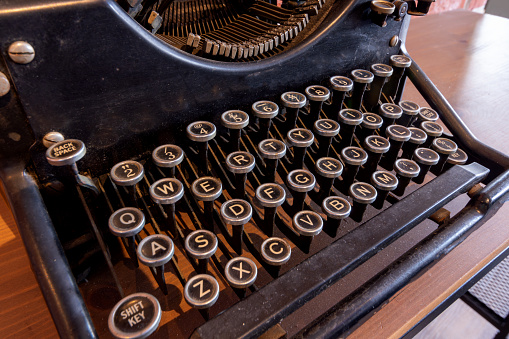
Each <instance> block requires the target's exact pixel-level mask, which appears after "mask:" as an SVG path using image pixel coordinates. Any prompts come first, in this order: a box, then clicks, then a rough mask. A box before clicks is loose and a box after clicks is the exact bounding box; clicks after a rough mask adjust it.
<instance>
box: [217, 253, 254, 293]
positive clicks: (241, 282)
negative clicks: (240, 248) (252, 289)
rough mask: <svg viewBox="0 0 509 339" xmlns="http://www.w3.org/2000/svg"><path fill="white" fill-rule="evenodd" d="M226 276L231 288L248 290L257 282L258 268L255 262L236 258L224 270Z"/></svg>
mask: <svg viewBox="0 0 509 339" xmlns="http://www.w3.org/2000/svg"><path fill="white" fill-rule="evenodd" d="M224 275H225V277H226V280H228V283H229V284H230V286H232V287H234V288H239V289H246V288H248V287H249V286H251V285H253V284H254V282H255V281H256V277H257V275H258V268H257V267H256V264H255V263H254V262H253V260H251V259H249V258H245V257H236V258H233V259H231V260H230V261H228V263H227V264H226V267H225V268H224Z"/></svg>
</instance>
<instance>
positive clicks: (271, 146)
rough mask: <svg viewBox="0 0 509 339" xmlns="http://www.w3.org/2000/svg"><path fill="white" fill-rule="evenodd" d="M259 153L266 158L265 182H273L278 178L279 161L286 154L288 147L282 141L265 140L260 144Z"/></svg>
mask: <svg viewBox="0 0 509 339" xmlns="http://www.w3.org/2000/svg"><path fill="white" fill-rule="evenodd" d="M258 151H259V152H260V156H261V157H262V158H265V176H266V178H265V182H272V181H274V180H275V178H276V171H277V165H278V160H279V159H281V158H282V157H284V156H285V154H286V145H285V143H284V142H282V141H280V140H276V139H265V140H262V141H261V142H260V143H259V144H258Z"/></svg>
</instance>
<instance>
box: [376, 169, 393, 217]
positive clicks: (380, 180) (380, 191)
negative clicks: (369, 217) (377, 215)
mask: <svg viewBox="0 0 509 339" xmlns="http://www.w3.org/2000/svg"><path fill="white" fill-rule="evenodd" d="M371 183H372V184H373V186H375V188H376V190H377V194H376V199H375V201H374V202H373V203H372V204H371V205H372V206H373V207H374V208H376V209H378V210H379V209H382V207H384V201H385V199H386V198H387V195H389V192H390V191H393V190H395V189H396V187H398V178H396V176H395V175H394V174H392V173H391V172H389V171H376V172H375V173H373V175H372V176H371Z"/></svg>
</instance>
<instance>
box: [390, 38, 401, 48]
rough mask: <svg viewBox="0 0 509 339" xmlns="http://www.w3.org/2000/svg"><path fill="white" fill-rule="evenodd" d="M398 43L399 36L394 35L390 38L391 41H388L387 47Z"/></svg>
mask: <svg viewBox="0 0 509 339" xmlns="http://www.w3.org/2000/svg"><path fill="white" fill-rule="evenodd" d="M398 42H399V36H397V35H395V36H393V37H392V38H391V41H389V46H391V47H394V46H396V45H397V44H398Z"/></svg>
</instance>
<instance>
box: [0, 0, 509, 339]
mask: <svg viewBox="0 0 509 339" xmlns="http://www.w3.org/2000/svg"><path fill="white" fill-rule="evenodd" d="M432 2H433V1H430V0H417V1H399V0H398V1H366V0H308V1H302V0H288V1H287V0H283V1H282V2H278V3H275V2H264V1H252V0H231V1H227V0H119V1H118V2H114V1H111V0H108V1H107V0H104V1H100V0H96V1H94V0H90V1H42V0H23V1H21V0H18V1H16V2H12V1H8V2H6V3H5V2H4V5H3V8H2V9H0V36H1V38H2V39H1V41H2V58H1V62H0V71H1V73H0V75H1V77H0V80H1V83H2V96H1V97H0V117H1V125H0V130H1V134H0V142H1V145H2V146H1V152H0V159H1V162H0V164H1V165H0V176H1V179H2V182H3V185H4V188H5V192H6V194H7V197H8V199H9V202H10V205H11V207H12V209H13V213H14V215H15V217H16V220H17V224H18V227H19V230H20V234H21V235H22V238H23V241H24V243H25V246H26V250H27V252H28V255H29V258H30V260H31V264H32V267H33V271H34V273H35V276H36V278H37V280H38V282H39V284H40V287H41V290H42V292H43V294H44V297H45V299H46V302H47V304H48V307H49V309H50V312H51V314H52V317H53V319H54V321H55V324H56V327H57V329H58V331H59V334H60V335H61V336H62V337H72V338H78V337H79V338H82V337H83V338H85V337H97V336H99V337H110V336H111V335H113V336H114V337H117V338H144V337H146V336H149V335H151V336H154V337H163V338H166V337H193V338H199V337H203V338H209V337H210V338H212V337H217V338H240V337H242V338H255V337H260V336H264V337H271V338H282V337H339V336H346V335H347V334H348V333H349V331H351V330H352V329H353V328H355V326H357V325H358V324H359V323H361V322H362V319H363V318H365V317H366V316H368V315H369V314H370V312H372V310H374V309H376V308H377V307H379V306H380V305H382V304H383V303H384V302H385V301H386V300H387V299H388V298H390V297H391V296H392V295H393V294H394V293H396V291H398V290H399V289H400V288H401V287H403V286H404V285H405V284H407V283H408V282H409V281H410V280H411V279H412V277H414V276H416V275H418V274H419V273H420V272H422V271H423V270H424V269H425V268H427V267H429V266H430V265H431V264H432V263H433V262H434V261H435V260H436V259H437V258H440V257H441V256H442V255H444V254H446V253H447V252H448V251H450V250H451V249H452V248H454V246H456V245H457V244H458V243H460V242H461V241H462V240H463V239H464V238H465V237H466V236H467V235H468V234H469V233H470V232H472V231H473V230H474V229H476V228H477V227H478V226H479V225H481V224H482V223H484V222H485V221H486V220H487V219H488V218H489V217H490V216H492V215H493V214H494V213H495V212H496V211H497V210H498V208H499V207H500V206H501V204H502V203H503V201H504V200H505V199H506V198H507V192H508V188H509V177H508V172H507V169H508V168H509V158H508V157H507V156H505V155H503V154H501V153H499V152H497V151H495V150H494V149H492V148H490V147H488V146H486V145H484V144H483V143H481V142H479V141H478V140H477V139H475V137H474V136H472V135H471V134H470V132H469V131H468V129H467V128H466V127H465V126H464V124H463V123H462V122H461V120H459V118H458V117H457V115H456V113H455V112H454V110H453V109H452V107H451V106H450V105H449V104H448V103H447V101H446V100H445V98H443V96H442V95H441V94H440V93H439V92H438V90H437V89H436V88H435V87H434V86H433V84H432V83H431V81H430V80H429V79H428V78H427V77H426V75H425V73H424V72H423V71H422V70H421V69H420V68H419V66H418V65H416V63H415V62H413V61H412V59H411V57H410V56H409V55H408V54H407V53H406V50H405V45H404V41H405V37H406V31H407V28H408V25H409V22H410V16H411V15H425V14H426V13H427V12H428V10H429V7H430V5H431V4H432ZM407 79H410V80H411V81H412V82H413V83H414V85H415V86H416V87H417V89H418V90H419V91H420V93H421V95H422V96H423V97H424V99H426V101H427V102H428V103H429V107H420V106H419V105H417V104H416V103H415V102H412V101H409V100H404V99H403V96H402V95H403V90H404V86H405V82H406V81H407ZM454 203H456V205H458V204H460V206H459V207H458V208H453V207H450V206H452V205H451V204H454ZM422 225H424V226H422ZM416 229H420V230H421V231H419V232H414V230H416ZM411 231H412V232H411ZM416 233H417V236H416ZM409 234H412V236H409ZM401 239H406V240H405V241H406V242H407V243H409V244H410V245H408V247H407V248H406V249H405V250H404V251H403V252H401V253H399V254H398V255H397V256H395V257H394V258H393V259H392V260H391V261H392V262H386V263H384V264H383V265H380V266H377V267H375V272H374V273H373V275H372V276H371V279H369V280H367V281H364V282H361V283H360V286H356V285H350V283H351V281H352V279H350V280H348V279H349V277H351V275H352V274H355V269H356V268H358V267H362V266H363V265H365V264H367V263H369V262H370V260H369V259H370V258H376V254H377V253H379V252H381V251H386V250H390V248H391V244H394V243H395V242H398V241H400V240H401ZM383 253H385V252H383ZM396 259H397V260H396ZM344 281H349V282H348V283H343V285H340V287H338V284H341V283H342V282H344ZM346 285H348V287H347V288H345V286H346ZM320 298H321V299H320ZM316 300H321V301H320V302H318V303H319V304H320V306H321V310H320V311H319V312H315V311H312V312H311V313H313V317H312V318H310V319H308V320H306V321H304V322H302V321H295V318H292V317H295V315H296V314H299V312H303V311H302V310H305V309H306V307H308V306H309V304H312V303H313V302H315V304H316ZM308 302H310V303H308ZM315 306H316V305H314V306H313V307H315ZM308 313H309V312H308Z"/></svg>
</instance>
